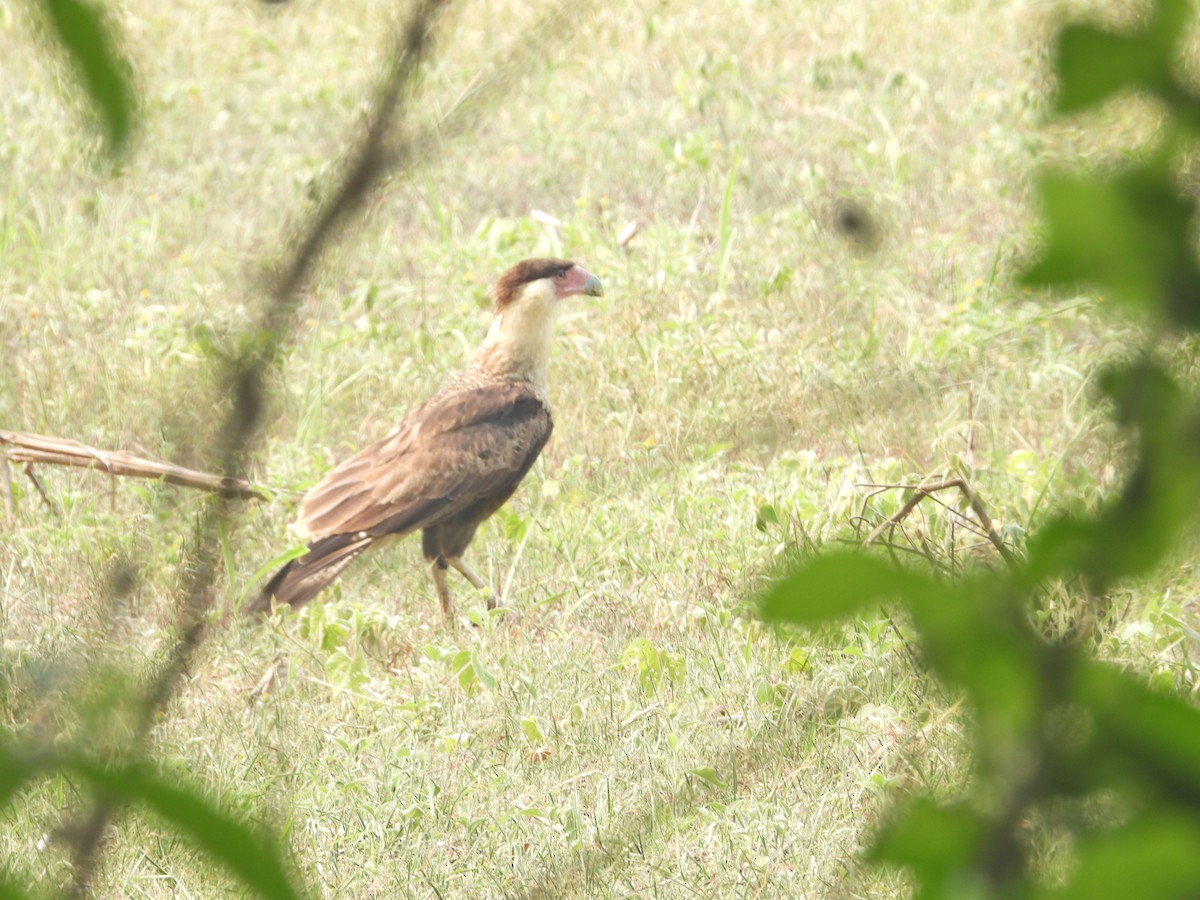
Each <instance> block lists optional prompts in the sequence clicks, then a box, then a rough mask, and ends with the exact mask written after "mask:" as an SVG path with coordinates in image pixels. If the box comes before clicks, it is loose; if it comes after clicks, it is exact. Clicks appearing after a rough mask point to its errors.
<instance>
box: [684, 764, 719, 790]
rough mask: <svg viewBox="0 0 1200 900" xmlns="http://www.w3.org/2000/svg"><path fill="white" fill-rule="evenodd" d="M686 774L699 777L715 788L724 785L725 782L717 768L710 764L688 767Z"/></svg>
mask: <svg viewBox="0 0 1200 900" xmlns="http://www.w3.org/2000/svg"><path fill="white" fill-rule="evenodd" d="M687 774H689V775H691V776H692V777H693V778H699V779H700V780H701V781H703V782H705V783H706V784H710V785H712V786H713V787H715V788H723V787H726V786H727V785H726V782H725V781H724V780H723V779H722V778H721V776H720V775H718V774H717V770H716V769H714V768H713V767H712V766H697V767H696V768H694V769H688V770H687Z"/></svg>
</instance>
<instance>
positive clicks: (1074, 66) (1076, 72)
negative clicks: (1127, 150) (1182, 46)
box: [1056, 0, 1188, 113]
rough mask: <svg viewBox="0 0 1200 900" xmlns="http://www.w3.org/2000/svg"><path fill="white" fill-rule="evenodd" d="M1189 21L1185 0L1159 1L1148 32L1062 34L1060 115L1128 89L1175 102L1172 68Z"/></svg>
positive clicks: (1085, 28) (1080, 29) (1078, 30)
mask: <svg viewBox="0 0 1200 900" xmlns="http://www.w3.org/2000/svg"><path fill="white" fill-rule="evenodd" d="M1187 18H1188V5H1187V0H1159V2H1158V3H1157V4H1156V10H1155V14H1154V16H1153V17H1152V18H1151V20H1150V22H1149V23H1148V25H1147V27H1146V28H1145V29H1143V30H1142V31H1140V32H1138V33H1135V34H1128V35H1124V34H1114V33H1113V32H1110V31H1105V30H1103V29H1100V28H1096V27H1094V26H1091V25H1069V26H1067V27H1066V28H1064V29H1063V30H1062V31H1061V32H1060V34H1059V38H1058V66H1057V71H1058V77H1059V90H1058V98H1057V104H1056V105H1057V107H1058V110H1059V112H1064V113H1066V112H1075V111H1078V110H1082V109H1086V108H1087V107H1089V106H1093V105H1095V104H1097V103H1102V102H1103V101H1105V100H1107V99H1108V98H1109V97H1111V96H1113V95H1115V94H1117V93H1119V92H1120V91H1122V90H1126V89H1129V88H1139V87H1140V88H1145V89H1147V90H1150V91H1152V92H1153V93H1155V94H1158V95H1160V96H1168V97H1169V96H1173V95H1174V93H1175V88H1174V84H1175V78H1174V74H1173V72H1172V68H1171V64H1172V60H1173V57H1174V55H1175V49H1176V47H1177V46H1178V44H1179V41H1180V38H1181V37H1182V34H1183V27H1184V25H1185V23H1186V21H1187Z"/></svg>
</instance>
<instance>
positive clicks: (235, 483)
mask: <svg viewBox="0 0 1200 900" xmlns="http://www.w3.org/2000/svg"><path fill="white" fill-rule="evenodd" d="M0 459H5V460H8V459H11V460H12V461H13V462H23V463H43V464H45V465H52V466H72V467H75V468H80V469H99V470H100V471H102V472H106V473H108V474H109V475H113V476H122V477H127V478H150V479H159V480H162V481H165V482H167V483H168V484H175V485H179V486H180V487H187V488H196V489H198V490H202V491H212V492H213V493H217V494H221V495H222V496H225V497H242V498H254V499H258V500H261V499H263V498H264V494H263V493H262V492H261V491H260V490H259V489H258V488H255V487H254V485H252V484H250V482H248V481H246V480H245V479H243V478H231V477H229V476H227V475H210V474H208V473H207V472H199V471H197V470H195V469H188V468H185V467H183V466H177V465H174V464H173V463H167V462H162V461H161V460H156V459H148V458H146V457H142V456H135V455H134V454H132V453H126V452H125V451H123V450H111V451H110V450H97V449H96V448H95V447H89V446H88V445H87V444H82V443H80V442H79V441H74V440H71V439H69V438H59V437H49V436H47V435H43V434H31V433H28V432H18V431H0ZM7 471H8V470H7V466H5V467H4V472H5V475H4V480H5V483H6V491H7V480H8V479H7ZM6 499H7V500H8V504H9V516H10V519H11V516H12V509H11V498H10V497H9V496H8V494H7V493H6Z"/></svg>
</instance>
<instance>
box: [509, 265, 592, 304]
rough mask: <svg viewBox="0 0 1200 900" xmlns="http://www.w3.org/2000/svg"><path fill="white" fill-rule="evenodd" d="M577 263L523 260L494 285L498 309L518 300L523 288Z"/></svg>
mask: <svg viewBox="0 0 1200 900" xmlns="http://www.w3.org/2000/svg"><path fill="white" fill-rule="evenodd" d="M573 265H575V263H573V262H571V260H569V259H523V260H521V261H520V262H519V263H517V264H516V265H515V266H513V267H512V268H511V269H509V270H508V271H507V272H505V273H504V274H503V275H501V276H500V277H499V278H497V279H496V283H495V284H494V285H492V297H493V298H494V299H495V301H496V309H497V310H501V309H504V307H506V306H508V304H510V303H512V302H513V300H514V299H516V296H517V294H518V293H519V292H520V290H521V288H522V286H524V285H526V284H529V282H531V281H537V280H538V279H541V278H550V277H552V276H553V275H556V274H557V273H559V272H565V271H566V270H567V269H569V268H571V266H573Z"/></svg>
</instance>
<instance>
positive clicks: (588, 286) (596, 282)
mask: <svg viewBox="0 0 1200 900" xmlns="http://www.w3.org/2000/svg"><path fill="white" fill-rule="evenodd" d="M583 292H584V293H585V294H587V295H588V296H589V297H603V296H604V285H602V284H601V283H600V279H599V278H597V277H596V276H595V275H592V274H591V273H590V272H589V273H588V277H587V281H585V282H584V283H583Z"/></svg>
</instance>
